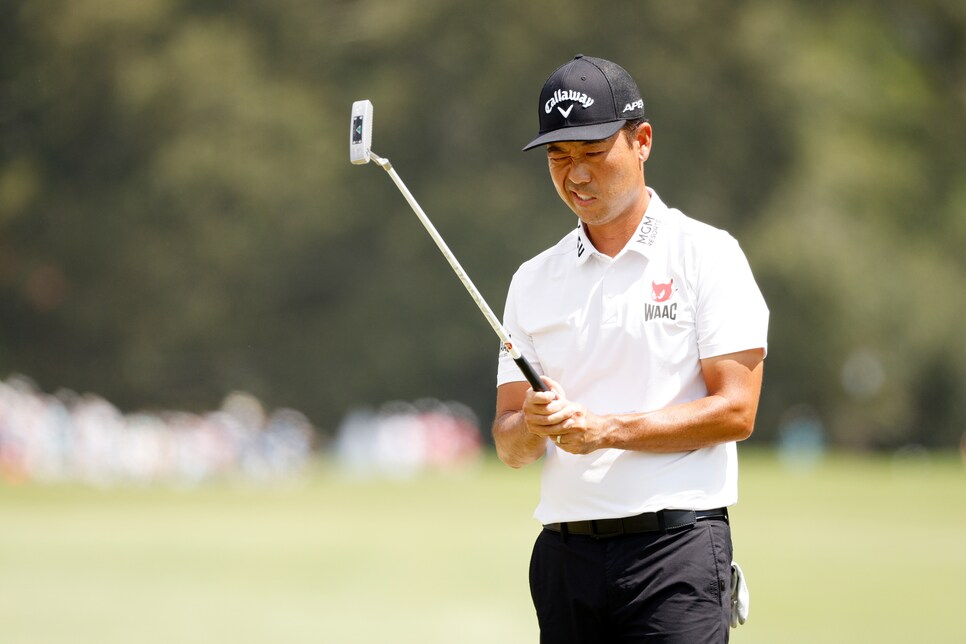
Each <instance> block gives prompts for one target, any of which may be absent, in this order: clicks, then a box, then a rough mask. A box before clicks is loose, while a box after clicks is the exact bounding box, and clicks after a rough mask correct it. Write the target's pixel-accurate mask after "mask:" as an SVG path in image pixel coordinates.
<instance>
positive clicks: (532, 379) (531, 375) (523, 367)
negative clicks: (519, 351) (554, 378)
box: [513, 355, 548, 391]
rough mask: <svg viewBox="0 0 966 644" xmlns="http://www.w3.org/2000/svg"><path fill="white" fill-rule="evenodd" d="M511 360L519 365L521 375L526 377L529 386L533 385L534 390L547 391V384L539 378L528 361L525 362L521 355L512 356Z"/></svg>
mask: <svg viewBox="0 0 966 644" xmlns="http://www.w3.org/2000/svg"><path fill="white" fill-rule="evenodd" d="M513 361H514V362H515V363H517V366H518V367H520V371H522V372H523V375H524V376H526V377H527V382H529V383H530V386H531V387H533V390H534V391H548V390H547V385H545V384H544V383H543V380H541V379H540V376H539V375H538V374H537V372H536V371H534V370H533V367H532V366H531V365H530V363H529V362H527V359H526V358H524V357H523V356H522V355H521V356H520V357H519V358H514V359H513Z"/></svg>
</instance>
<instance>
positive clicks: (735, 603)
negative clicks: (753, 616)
mask: <svg viewBox="0 0 966 644" xmlns="http://www.w3.org/2000/svg"><path fill="white" fill-rule="evenodd" d="M750 599H751V598H750V597H749V595H748V584H746V583H745V575H744V573H743V572H741V566H739V565H738V563H737V562H735V561H732V562H731V628H738V627H739V626H740V625H741V624H744V623H745V622H746V621H747V620H748V604H749V602H750Z"/></svg>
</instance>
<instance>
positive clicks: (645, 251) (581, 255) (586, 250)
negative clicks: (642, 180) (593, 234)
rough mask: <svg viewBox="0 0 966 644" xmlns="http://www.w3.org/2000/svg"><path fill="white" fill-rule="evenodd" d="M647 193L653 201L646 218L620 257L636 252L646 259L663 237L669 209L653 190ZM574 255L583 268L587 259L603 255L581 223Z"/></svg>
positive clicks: (648, 207)
mask: <svg viewBox="0 0 966 644" xmlns="http://www.w3.org/2000/svg"><path fill="white" fill-rule="evenodd" d="M647 192H648V193H649V194H650V196H651V200H650V202H649V203H648V204H647V210H645V211H644V217H643V218H642V219H641V223H640V225H638V227H637V231H636V232H635V233H634V235H633V236H632V237H631V238H630V239H629V240H628V242H627V245H626V246H624V249H623V250H622V251H621V252H620V253H619V255H622V254H624V253H627V252H634V253H638V254H640V255H642V256H644V257H650V256H651V253H652V252H653V251H654V247H655V245H656V244H657V241H658V240H659V239H660V238H661V237H662V235H661V231H662V229H663V228H664V226H663V224H664V223H665V221H666V220H667V213H668V207H667V206H666V205H665V204H664V202H663V201H661V198H660V197H659V196H658V194H657V192H655V191H654V190H653V189H651V188H647ZM574 253H575V257H576V263H577V266H582V265H583V264H584V263H585V262H586V261H587V258H589V257H591V256H592V255H600V254H601V253H600V251H598V250H597V249H596V248H594V245H593V244H592V243H591V242H590V238H589V237H588V236H587V229H586V228H585V227H584V224H583V223H581V222H579V221H578V223H577V246H576V248H575V249H574Z"/></svg>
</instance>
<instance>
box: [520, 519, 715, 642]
mask: <svg viewBox="0 0 966 644" xmlns="http://www.w3.org/2000/svg"><path fill="white" fill-rule="evenodd" d="M731 558H732V546H731V528H730V526H729V525H728V522H727V521H726V520H724V519H708V520H703V521H698V522H697V523H696V524H695V525H694V526H691V527H686V528H679V529H674V530H668V531H666V532H649V533H645V534H633V535H622V536H618V537H612V538H605V539H595V538H593V537H588V536H580V535H562V534H560V533H558V532H551V531H549V530H543V531H542V532H541V533H540V535H539V536H538V537H537V541H536V543H535V544H534V548H533V555H532V557H531V560H530V593H531V596H532V597H533V603H534V606H535V608H536V610H537V619H538V621H539V623H540V641H541V642H542V643H544V644H568V643H571V642H573V643H578V642H579V643H580V644H592V643H599V644H617V643H630V642H648V643H649V644H650V643H655V644H657V643H660V644H702V643H707V644H712V643H713V644H720V643H721V642H727V641H728V637H729V634H730V631H729V626H730V615H731V600H730V598H731Z"/></svg>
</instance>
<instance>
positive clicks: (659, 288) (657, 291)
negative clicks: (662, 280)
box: [651, 278, 674, 302]
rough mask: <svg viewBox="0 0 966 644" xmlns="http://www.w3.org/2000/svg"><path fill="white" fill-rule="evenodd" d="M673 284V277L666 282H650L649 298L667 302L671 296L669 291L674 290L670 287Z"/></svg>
mask: <svg viewBox="0 0 966 644" xmlns="http://www.w3.org/2000/svg"><path fill="white" fill-rule="evenodd" d="M673 286H674V279H673V278H672V279H671V281H670V282H668V283H667V284H658V283H657V282H651V298H653V299H654V301H655V302H667V301H668V299H670V297H671V293H673V292H674V291H673V289H672V287H673Z"/></svg>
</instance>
